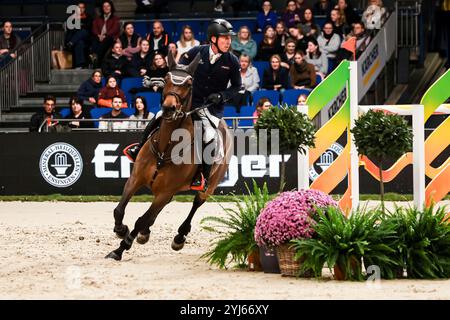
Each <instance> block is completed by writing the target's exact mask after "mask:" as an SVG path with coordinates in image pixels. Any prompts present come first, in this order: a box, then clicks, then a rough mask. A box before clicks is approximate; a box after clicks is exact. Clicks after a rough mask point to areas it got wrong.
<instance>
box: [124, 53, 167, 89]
mask: <svg viewBox="0 0 450 320" xmlns="http://www.w3.org/2000/svg"><path fill="white" fill-rule="evenodd" d="M167 72H169V67H168V66H167V62H166V59H165V57H164V55H163V54H161V53H157V54H155V56H154V57H153V63H152V66H151V67H150V70H149V72H147V75H145V76H144V80H143V86H142V87H140V88H131V89H130V93H132V94H136V93H138V92H148V91H150V92H161V93H162V91H163V90H164V85H165V80H164V78H165V77H166V74H167Z"/></svg>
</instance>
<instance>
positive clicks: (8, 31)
mask: <svg viewBox="0 0 450 320" xmlns="http://www.w3.org/2000/svg"><path fill="white" fill-rule="evenodd" d="M2 29H3V34H2V35H1V36H0V67H2V66H3V65H5V64H6V63H8V62H9V61H11V60H12V59H15V58H16V57H17V48H18V47H19V46H20V43H21V39H20V37H19V36H17V35H16V34H14V33H13V32H12V29H13V26H12V23H11V22H10V21H5V23H4V24H3V28H2Z"/></svg>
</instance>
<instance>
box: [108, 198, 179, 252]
mask: <svg viewBox="0 0 450 320" xmlns="http://www.w3.org/2000/svg"><path fill="white" fill-rule="evenodd" d="M170 199H172V194H169V195H166V194H162V195H158V196H156V197H155V200H154V201H153V202H152V205H151V206H150V208H149V209H148V210H147V211H146V212H145V213H144V214H143V215H142V216H141V217H139V219H137V220H136V223H135V225H134V229H133V230H132V231H131V232H130V234H128V235H127V237H126V238H125V239H123V240H122V241H121V242H120V246H119V248H117V249H116V250H114V251H111V252H110V253H109V254H108V255H107V256H106V257H105V258H111V259H114V260H121V259H122V254H123V252H124V251H125V250H130V249H131V246H132V245H133V241H134V239H135V238H136V236H137V235H138V234H139V233H140V232H145V230H148V228H149V227H150V225H152V224H153V223H154V222H155V219H156V217H157V216H158V213H160V212H161V210H162V208H164V206H165V205H166V204H167V203H168V202H169V201H170Z"/></svg>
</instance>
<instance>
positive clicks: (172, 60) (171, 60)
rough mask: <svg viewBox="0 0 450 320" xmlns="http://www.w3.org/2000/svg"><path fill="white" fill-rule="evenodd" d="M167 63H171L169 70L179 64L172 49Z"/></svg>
mask: <svg viewBox="0 0 450 320" xmlns="http://www.w3.org/2000/svg"><path fill="white" fill-rule="evenodd" d="M167 63H168V65H169V71H172V70H173V69H175V67H176V66H177V63H176V62H175V58H174V56H173V53H172V51H169V54H168V55H167Z"/></svg>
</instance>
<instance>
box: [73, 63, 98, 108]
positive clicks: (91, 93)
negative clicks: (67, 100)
mask: <svg viewBox="0 0 450 320" xmlns="http://www.w3.org/2000/svg"><path fill="white" fill-rule="evenodd" d="M101 88H102V73H101V72H100V71H98V70H96V71H94V72H93V73H92V76H91V78H90V79H88V80H86V81H85V82H83V83H82V84H81V86H80V88H79V89H78V92H77V97H78V99H81V100H83V101H86V102H89V103H91V104H97V100H98V94H99V92H100V90H101Z"/></svg>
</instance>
